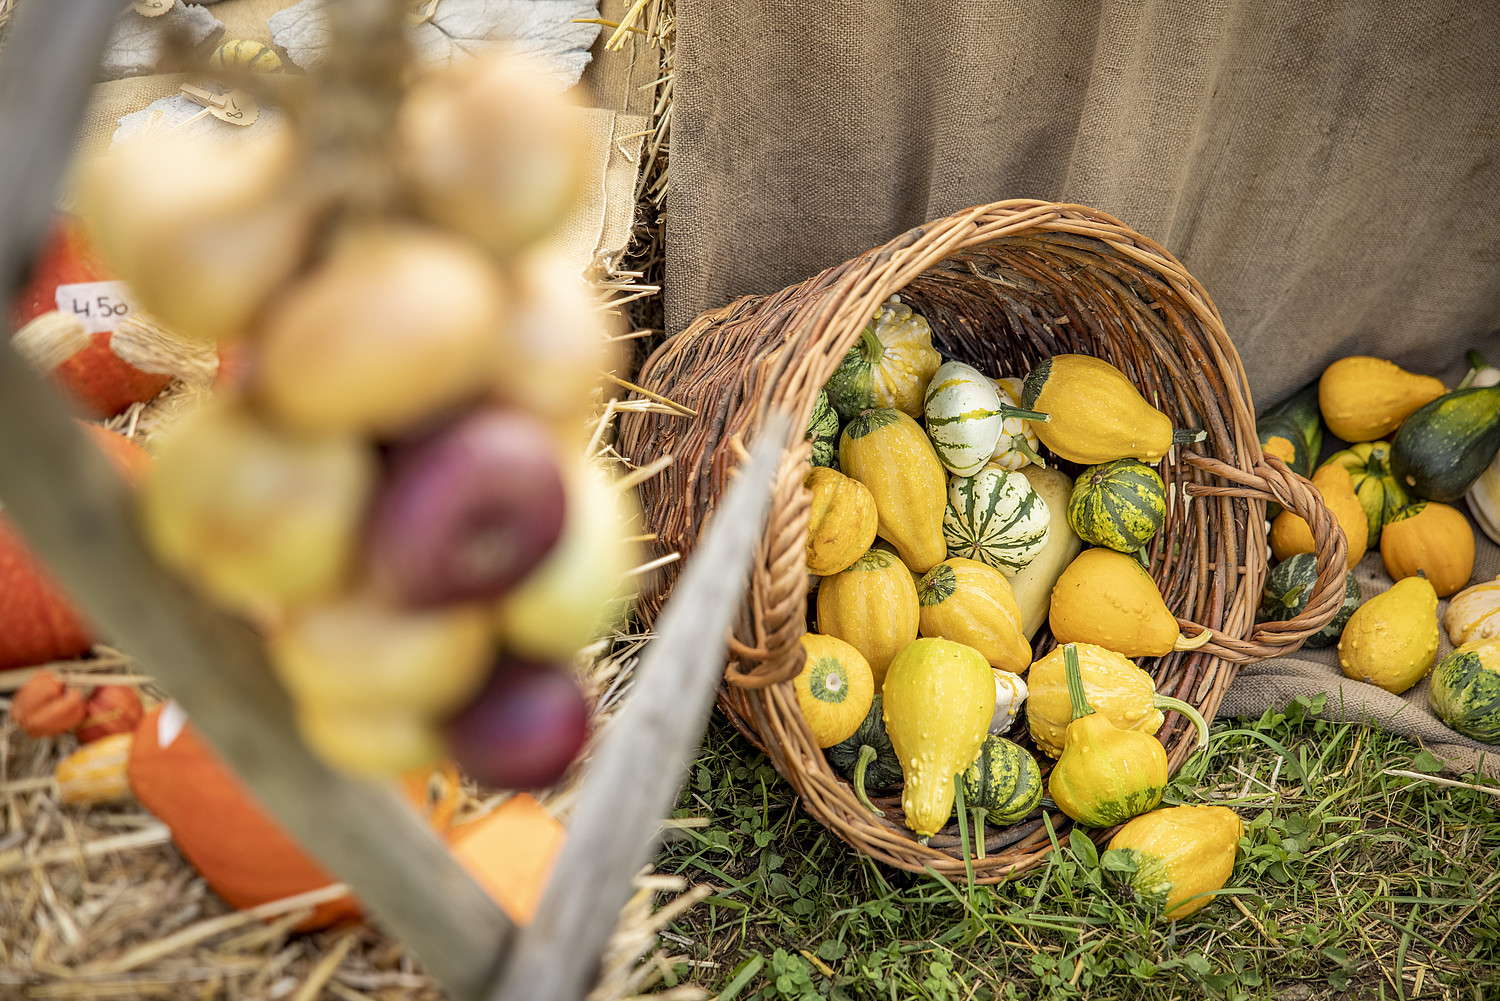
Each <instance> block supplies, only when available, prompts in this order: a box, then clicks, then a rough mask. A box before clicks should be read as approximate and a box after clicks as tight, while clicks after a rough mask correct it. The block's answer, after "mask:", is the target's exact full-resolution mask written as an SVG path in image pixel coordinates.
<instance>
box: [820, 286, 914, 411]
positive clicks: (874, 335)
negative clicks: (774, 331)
mask: <svg viewBox="0 0 1500 1001" xmlns="http://www.w3.org/2000/svg"><path fill="white" fill-rule="evenodd" d="M942 362H943V360H942V357H941V356H940V355H939V354H938V353H937V349H936V348H934V347H933V346H932V328H931V327H929V326H928V324H927V321H926V320H925V319H924V318H923V317H921V316H920V315H918V314H916V313H913V312H912V309H911V307H910V306H908V305H906V304H905V303H903V302H902V301H901V297H900V296H894V295H893V296H891V297H890V299H888V300H886V301H885V302H884V303H883V304H882V305H881V307H880V311H879V312H878V313H877V314H876V316H875V318H874V319H873V320H871V321H870V322H869V323H868V324H867V325H866V326H865V329H864V330H863V331H862V332H861V333H860V337H859V340H857V341H855V342H854V346H853V347H851V348H850V349H849V353H848V354H847V355H845V356H844V360H843V361H842V362H840V363H839V367H838V368H837V369H835V370H834V373H833V375H832V376H831V377H830V378H829V380H828V384H827V386H825V387H824V388H825V389H826V390H827V391H828V402H829V403H831V404H833V408H834V410H836V411H838V415H839V417H841V418H843V419H844V420H849V419H850V418H851V417H853V416H854V415H856V414H858V413H859V412H860V411H861V410H869V409H871V408H882V407H891V408H894V409H896V410H900V411H901V412H902V413H905V414H907V415H909V416H911V417H920V416H921V415H922V402H923V395H924V394H925V393H926V391H927V384H928V382H930V381H931V380H932V376H933V373H934V372H936V371H937V370H938V366H940V365H941V364H942Z"/></svg>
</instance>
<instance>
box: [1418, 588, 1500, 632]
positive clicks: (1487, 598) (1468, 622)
mask: <svg viewBox="0 0 1500 1001" xmlns="http://www.w3.org/2000/svg"><path fill="white" fill-rule="evenodd" d="M1434 590H1435V589H1434ZM1443 628H1444V629H1446V630H1448V642H1450V643H1452V644H1453V645H1454V646H1456V647H1458V646H1463V645H1464V644H1465V643H1472V642H1474V641H1475V640H1488V639H1494V638H1495V637H1496V636H1500V577H1496V578H1495V579H1494V580H1492V581H1486V582H1485V583H1483V584H1475V585H1474V586H1473V587H1469V588H1465V589H1464V590H1462V591H1460V592H1459V593H1458V594H1456V595H1454V596H1453V598H1452V599H1451V600H1449V602H1448V611H1446V612H1444V613H1443Z"/></svg>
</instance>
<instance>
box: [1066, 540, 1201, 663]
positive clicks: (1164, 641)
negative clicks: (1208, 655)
mask: <svg viewBox="0 0 1500 1001" xmlns="http://www.w3.org/2000/svg"><path fill="white" fill-rule="evenodd" d="M1048 621H1049V622H1050V623H1051V625H1052V635H1053V637H1054V638H1055V639H1056V640H1057V642H1059V643H1096V644H1098V645H1099V646H1102V647H1105V648H1107V649H1110V650H1113V651H1115V652H1116V653H1119V654H1123V655H1125V656H1126V657H1163V656H1166V655H1167V654H1169V653H1171V652H1172V651H1173V650H1196V649H1197V648H1198V647H1200V646H1202V645H1203V644H1205V643H1207V642H1208V641H1209V639H1210V638H1211V636H1212V634H1211V633H1210V632H1209V631H1208V630H1206V629H1205V630H1203V631H1202V632H1201V633H1199V634H1198V635H1197V636H1195V637H1193V638H1192V639H1191V640H1189V639H1184V638H1183V635H1182V633H1181V632H1180V631H1179V630H1178V628H1177V619H1176V618H1175V617H1174V616H1173V615H1172V613H1171V611H1170V610H1168V608H1167V603H1166V602H1165V601H1163V600H1162V597H1161V592H1160V591H1158V590H1157V588H1156V581H1154V580H1152V579H1151V575H1150V574H1149V573H1147V572H1146V571H1145V569H1144V568H1143V567H1142V566H1141V565H1140V563H1138V562H1137V561H1136V560H1135V558H1134V557H1131V556H1127V555H1125V554H1124V553H1120V552H1116V551H1115V550H1113V549H1086V550H1084V551H1083V552H1082V553H1079V554H1078V558H1077V559H1075V560H1074V561H1073V562H1072V563H1071V564H1069V565H1068V568H1067V569H1066V570H1064V571H1063V572H1062V576H1061V577H1059V578H1058V579H1057V584H1056V585H1055V586H1054V587H1053V588H1052V608H1051V611H1050V613H1049V615H1048Z"/></svg>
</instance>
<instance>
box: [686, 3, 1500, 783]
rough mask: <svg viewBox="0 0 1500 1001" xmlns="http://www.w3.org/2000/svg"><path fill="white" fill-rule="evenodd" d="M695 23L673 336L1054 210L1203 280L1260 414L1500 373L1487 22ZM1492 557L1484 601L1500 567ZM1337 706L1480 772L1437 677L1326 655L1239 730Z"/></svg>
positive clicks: (820, 17) (912, 10)
mask: <svg viewBox="0 0 1500 1001" xmlns="http://www.w3.org/2000/svg"><path fill="white" fill-rule="evenodd" d="M677 31H678V48H677V53H676V79H675V87H676V105H675V107H674V110H673V116H674V117H673V123H672V142H671V163H672V177H671V188H670V193H669V196H668V221H667V287H666V310H667V323H668V327H669V331H676V330H680V329H681V328H682V327H684V326H685V325H686V324H687V323H688V322H690V321H691V320H692V318H693V317H694V316H696V315H697V314H698V313H700V312H702V311H703V310H705V309H708V308H712V307H717V306H721V305H723V304H725V303H727V302H728V301H730V300H731V299H733V298H735V297H736V296H740V295H745V294H752V293H769V292H773V291H775V290H778V289H781V288H783V287H785V286H787V285H790V284H792V283H794V282H797V281H800V280H802V279H804V278H806V277H808V276H810V275H813V274H816V273H818V272H819V271H821V270H822V269H824V268H826V267H829V266H831V265H834V264H837V263H839V262H841V261H844V260H847V259H849V258H852V257H854V256H857V255H858V254H860V253H862V252H863V251H865V250H868V249H869V248H871V247H874V246H878V245H880V244H882V243H884V242H885V241H887V240H889V239H891V238H892V237H893V236H895V235H896V234H899V233H901V232H903V231H904V230H906V229H908V228H909V227H912V226H915V225H919V224H921V223H923V222H925V221H927V220H930V219H935V218H938V217H940V216H943V215H946V214H948V213H950V212H953V211H956V210H959V209H962V208H964V207H967V206H970V205H977V204H982V203H986V202H990V201H994V200H997V199H1001V198H1011V197H1036V198H1045V199H1052V200H1058V201H1068V202H1078V203H1082V204H1086V205H1091V206H1094V207H1096V208H1099V209H1102V210H1104V211H1106V212H1109V213H1112V214H1113V215H1115V216H1117V217H1119V218H1120V219H1122V220H1123V221H1125V222H1126V223H1127V224H1129V225H1130V226H1132V227H1134V228H1136V229H1137V230H1139V231H1141V232H1142V233H1144V234H1146V235H1148V236H1150V237H1152V238H1154V239H1156V240H1158V241H1159V242H1161V243H1162V244H1163V245H1165V246H1166V248H1167V249H1168V250H1170V251H1171V252H1172V253H1173V254H1175V255H1176V256H1177V257H1178V258H1179V259H1181V260H1182V261H1183V263H1184V264H1185V265H1186V266H1187V267H1188V269H1189V270H1190V271H1191V272H1192V273H1193V274H1194V276H1195V277H1197V278H1198V279H1199V280H1200V281H1202V282H1203V284H1204V286H1205V287H1206V288H1207V289H1208V291H1209V293H1210V295H1212V296H1213V298H1214V300H1215V302H1216V304H1217V305H1218V307H1219V309H1220V310H1221V312H1222V314H1223V316H1224V319H1225V323H1226V326H1227V328H1228V330H1229V333H1230V335H1231V337H1232V339H1233V340H1234V342H1235V344H1236V346H1237V348H1238V349H1239V352H1240V354H1241V356H1242V358H1243V359H1244V361H1245V365H1246V368H1247V370H1248V372H1249V376H1250V381H1251V388H1252V392H1253V394H1254V399H1255V403H1256V407H1257V409H1263V408H1264V407H1265V406H1267V405H1269V404H1271V403H1274V402H1276V401H1278V400H1280V399H1281V398H1283V397H1285V396H1286V395H1288V394H1289V393H1291V392H1292V391H1294V390H1295V389H1297V388H1298V387H1300V386H1302V385H1304V384H1306V383H1307V382H1308V381H1309V380H1311V379H1312V378H1314V377H1316V376H1317V374H1318V373H1319V372H1321V371H1322V369H1323V368H1324V367H1325V366H1326V365H1327V364H1328V363H1329V362H1330V361H1332V360H1334V359H1336V358H1339V357H1342V356H1345V355H1349V354H1374V355H1379V356H1381V357H1386V358H1390V359H1392V360H1394V361H1396V362H1398V363H1400V364H1402V365H1405V366H1406V367H1408V368H1410V369H1412V370H1415V371H1422V372H1427V373H1432V374H1437V375H1441V376H1446V377H1447V378H1448V384H1449V385H1450V386H1452V385H1454V384H1455V383H1456V380H1457V378H1458V376H1459V375H1461V373H1462V366H1461V364H1460V359H1461V357H1462V355H1463V352H1464V350H1465V349H1467V348H1469V347H1479V348H1480V349H1481V350H1483V351H1485V352H1486V353H1487V354H1488V355H1489V356H1490V357H1491V358H1492V359H1494V360H1496V361H1497V362H1500V335H1497V333H1496V331H1497V330H1500V118H1497V113H1496V110H1495V109H1496V107H1497V106H1500V91H1497V88H1496V86H1495V84H1494V80H1495V79H1497V77H1500V14H1497V13H1496V11H1495V8H1494V6H1493V5H1492V4H1469V3H1465V2H1463V0H1434V2H1425V3H1415V4H1400V5H1393V4H1386V3H1381V2H1379V0H1351V2H1348V3H1341V4H1318V5H1306V4H1299V3H1295V2H1293V0H1245V2H1235V3H1227V2H1208V3H1190V4H1185V3H1171V2H1164V0H1045V2H1043V0H1005V2H1003V3H1000V2H993V0H963V2H957V0H891V2H886V3H875V2H871V0H830V2H827V3H818V4H804V3H796V2H792V0H732V2H731V0H678V2H677ZM1334 444H1335V443H1330V447H1333V445H1334ZM1479 548H1480V557H1479V560H1478V564H1477V566H1476V569H1475V575H1474V580H1476V581H1478V580H1488V579H1491V578H1492V577H1494V576H1495V574H1496V573H1497V572H1500V549H1497V548H1496V547H1495V546H1493V545H1491V544H1490V543H1489V542H1488V540H1487V539H1485V538H1484V537H1483V536H1482V535H1481V536H1480V537H1479ZM1360 572H1361V575H1362V576H1363V578H1364V580H1363V589H1364V594H1365V596H1366V597H1369V596H1372V595H1373V594H1375V593H1377V592H1378V591H1379V590H1382V589H1383V588H1385V587H1387V586H1389V584H1390V581H1389V579H1388V578H1385V577H1384V574H1383V572H1382V570H1381V564H1380V557H1379V554H1378V553H1374V554H1372V555H1371V556H1368V557H1367V558H1366V561H1365V563H1364V564H1363V565H1362V567H1361V570H1360ZM1444 604H1445V605H1446V603H1444ZM1447 649H1448V647H1447V646H1446V644H1445V645H1444V650H1443V651H1442V652H1443V653H1446V652H1447ZM1318 692H1322V693H1325V694H1326V695H1327V696H1328V699H1327V709H1326V710H1325V711H1326V713H1327V714H1328V715H1329V716H1333V717H1337V718H1344V719H1356V720H1357V719H1365V718H1368V719H1370V720H1372V721H1374V722H1376V723H1378V724H1379V725H1380V726H1383V727H1386V728H1388V729H1390V730H1393V731H1396V732H1400V733H1403V734H1405V735H1407V736H1410V737H1413V738H1416V739H1420V740H1421V741H1423V742H1424V744H1426V745H1427V746H1428V747H1429V748H1430V749H1431V750H1432V751H1433V752H1434V753H1436V754H1438V755H1439V756H1440V757H1442V758H1443V759H1444V760H1445V761H1447V762H1448V764H1449V767H1450V769H1452V770H1456V771H1473V770H1475V769H1476V768H1478V767H1480V764H1481V752H1482V751H1483V750H1484V749H1483V747H1482V745H1478V744H1476V743H1475V742H1473V741H1470V740H1467V739H1466V738H1464V737H1462V736H1460V735H1459V734H1456V733H1454V732H1452V731H1451V730H1448V729H1447V728H1446V727H1445V726H1443V725H1442V724H1441V722H1439V721H1438V720H1437V719H1436V718H1435V717H1433V716H1432V715H1431V714H1430V713H1428V712H1427V710H1426V694H1425V693H1426V685H1425V682H1424V683H1423V685H1421V686H1419V687H1418V688H1417V689H1415V690H1413V692H1411V693H1409V694H1408V696H1407V697H1406V698H1404V699H1402V698H1397V697H1395V696H1391V695H1388V694H1387V693H1385V692H1383V691H1381V690H1379V689H1375V688H1372V687H1370V686H1367V685H1363V684H1359V683H1355V682H1350V681H1347V680H1345V679H1344V678H1343V676H1342V674H1341V673H1340V672H1339V669H1338V667H1337V661H1336V659H1335V654H1334V653H1333V652H1332V651H1322V652H1318V651H1299V652H1298V653H1296V654H1293V655H1291V656H1287V657H1283V658H1279V659H1277V660H1272V661H1268V662H1265V663H1262V664H1259V665H1255V666H1253V667H1251V668H1249V669H1246V670H1245V671H1244V672H1243V674H1242V676H1241V678H1240V679H1239V680H1238V681H1237V682H1236V683H1235V684H1234V686H1232V687H1231V689H1230V691H1229V694H1228V696H1227V697H1226V698H1225V700H1224V704H1223V706H1222V707H1221V709H1220V713H1221V714H1222V715H1241V714H1243V715H1250V716H1258V715H1260V713H1261V712H1262V711H1263V710H1264V709H1265V708H1266V706H1267V705H1272V704H1277V705H1280V704H1284V703H1285V702H1286V701H1287V700H1288V699H1289V698H1290V697H1291V696H1293V695H1297V694H1315V693H1318ZM1489 753H1490V754H1491V757H1489V758H1487V759H1485V760H1484V762H1483V768H1484V770H1485V771H1487V772H1490V773H1491V774H1500V748H1493V749H1490V750H1489Z"/></svg>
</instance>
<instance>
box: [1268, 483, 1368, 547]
mask: <svg viewBox="0 0 1500 1001" xmlns="http://www.w3.org/2000/svg"><path fill="white" fill-rule="evenodd" d="M1312 485H1313V486H1315V487H1317V488H1318V493H1320V494H1322V495H1323V503H1325V504H1327V505H1328V510H1329V511H1330V512H1331V513H1332V514H1333V517H1334V519H1335V520H1336V521H1338V523H1339V527H1340V528H1342V529H1343V530H1344V538H1345V539H1347V540H1348V544H1349V549H1348V561H1349V569H1350V570H1353V569H1354V565H1355V564H1356V563H1358V562H1359V561H1360V558H1361V557H1363V556H1364V555H1365V550H1366V549H1367V548H1368V547H1369V544H1370V521H1369V518H1368V516H1366V514H1365V508H1364V505H1363V504H1361V503H1360V502H1359V496H1358V495H1357V494H1356V493H1355V492H1354V479H1353V477H1351V476H1350V475H1349V470H1347V469H1345V468H1344V467H1343V466H1340V465H1338V464H1336V463H1334V464H1329V465H1326V466H1323V467H1322V468H1320V469H1319V470H1318V471H1317V472H1315V473H1313V475H1312ZM1316 551H1317V546H1316V545H1315V544H1314V543H1313V536H1312V529H1311V528H1309V527H1308V524H1307V521H1306V519H1304V518H1301V517H1299V516H1297V515H1295V514H1293V513H1292V512H1290V511H1282V512H1281V513H1280V514H1278V515H1277V516H1276V519H1275V520H1274V521H1272V522H1271V552H1272V554H1273V555H1275V557H1276V559H1278V560H1284V559H1287V558H1288V557H1291V556H1295V555H1297V554H1298V553H1311V552H1316Z"/></svg>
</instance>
